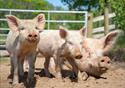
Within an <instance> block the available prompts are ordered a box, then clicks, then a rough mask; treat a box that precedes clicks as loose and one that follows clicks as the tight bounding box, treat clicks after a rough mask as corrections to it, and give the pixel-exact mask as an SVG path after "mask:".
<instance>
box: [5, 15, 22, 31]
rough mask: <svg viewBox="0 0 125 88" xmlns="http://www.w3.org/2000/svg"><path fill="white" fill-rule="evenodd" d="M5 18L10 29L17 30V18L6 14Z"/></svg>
mask: <svg viewBox="0 0 125 88" xmlns="http://www.w3.org/2000/svg"><path fill="white" fill-rule="evenodd" d="M6 18H7V23H8V25H9V27H10V28H11V30H15V31H17V30H18V26H19V21H20V20H19V18H17V17H15V16H13V15H6Z"/></svg>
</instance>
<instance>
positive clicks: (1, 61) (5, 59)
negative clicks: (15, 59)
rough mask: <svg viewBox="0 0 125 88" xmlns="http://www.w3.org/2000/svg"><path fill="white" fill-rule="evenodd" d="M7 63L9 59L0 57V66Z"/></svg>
mask: <svg viewBox="0 0 125 88" xmlns="http://www.w3.org/2000/svg"><path fill="white" fill-rule="evenodd" d="M8 61H9V57H0V64H3V63H6V62H8Z"/></svg>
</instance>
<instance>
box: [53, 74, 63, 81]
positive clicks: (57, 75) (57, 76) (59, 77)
mask: <svg viewBox="0 0 125 88" xmlns="http://www.w3.org/2000/svg"><path fill="white" fill-rule="evenodd" d="M54 76H55V78H56V79H58V80H60V81H62V75H61V73H56V74H55V75H54Z"/></svg>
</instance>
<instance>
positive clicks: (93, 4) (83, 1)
mask: <svg viewBox="0 0 125 88" xmlns="http://www.w3.org/2000/svg"><path fill="white" fill-rule="evenodd" d="M61 1H62V2H63V3H64V4H67V5H68V8H69V10H81V11H83V10H86V11H92V10H95V9H96V8H98V6H99V0H61Z"/></svg>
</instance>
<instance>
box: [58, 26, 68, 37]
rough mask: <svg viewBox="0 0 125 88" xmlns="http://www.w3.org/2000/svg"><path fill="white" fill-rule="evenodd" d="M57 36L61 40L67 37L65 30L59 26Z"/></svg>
mask: <svg viewBox="0 0 125 88" xmlns="http://www.w3.org/2000/svg"><path fill="white" fill-rule="evenodd" d="M59 35H60V37H61V38H63V39H66V37H67V36H68V31H67V29H66V28H64V27H63V26H59Z"/></svg>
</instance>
